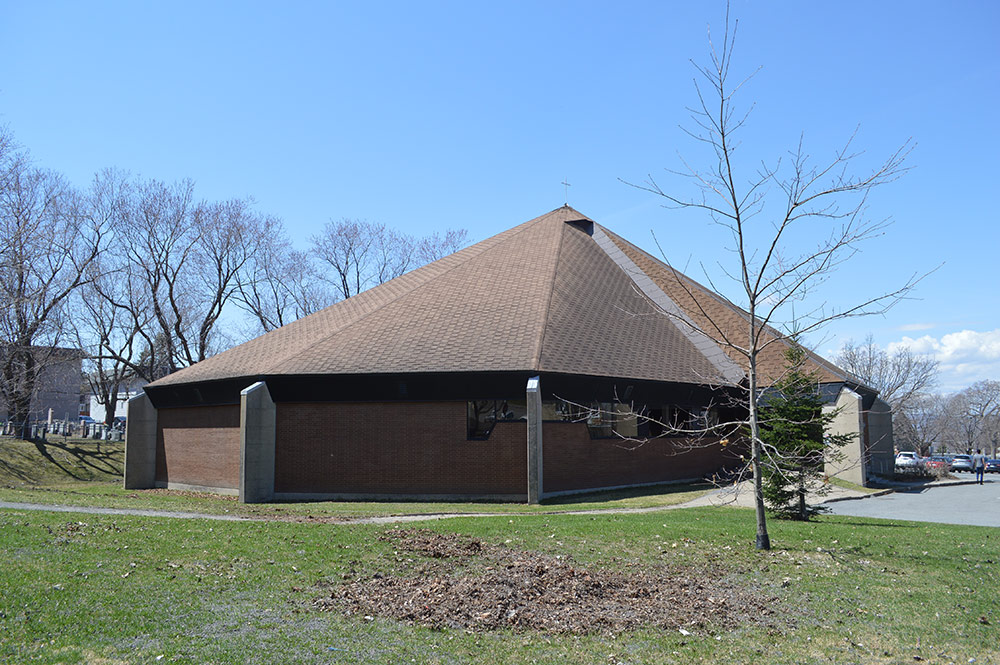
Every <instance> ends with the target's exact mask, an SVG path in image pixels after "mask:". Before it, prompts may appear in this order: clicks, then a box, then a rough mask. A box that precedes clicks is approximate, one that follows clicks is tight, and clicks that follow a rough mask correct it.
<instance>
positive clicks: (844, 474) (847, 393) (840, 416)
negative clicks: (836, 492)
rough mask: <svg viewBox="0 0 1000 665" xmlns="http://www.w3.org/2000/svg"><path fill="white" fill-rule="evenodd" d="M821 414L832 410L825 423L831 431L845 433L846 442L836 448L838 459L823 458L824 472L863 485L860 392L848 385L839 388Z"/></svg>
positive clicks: (862, 424) (863, 460)
mask: <svg viewBox="0 0 1000 665" xmlns="http://www.w3.org/2000/svg"><path fill="white" fill-rule="evenodd" d="M823 411H824V412H825V413H831V412H835V413H836V415H835V416H834V419H833V422H831V423H830V425H829V428H828V429H829V431H830V433H831V434H846V435H848V436H850V437H851V439H850V441H848V442H847V444H846V445H845V446H844V447H843V448H841V449H840V457H841V459H839V460H827V462H826V465H825V466H826V468H825V473H826V474H827V475H829V476H834V475H836V476H837V477H838V478H842V479H844V480H847V481H850V482H852V483H855V484H857V485H864V484H865V456H864V446H865V444H864V441H865V423H864V409H863V408H862V398H861V395H859V394H858V393H856V392H854V391H853V390H851V389H849V388H842V389H841V390H840V394H839V395H838V396H837V401H836V403H835V404H832V405H827V406H824V407H823Z"/></svg>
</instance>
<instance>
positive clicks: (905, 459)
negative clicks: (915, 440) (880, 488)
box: [896, 451, 924, 469]
mask: <svg viewBox="0 0 1000 665" xmlns="http://www.w3.org/2000/svg"><path fill="white" fill-rule="evenodd" d="M923 465H924V460H923V458H921V457H920V455H918V454H916V453H914V452H907V451H903V452H899V453H896V468H897V469H917V468H920V467H922V466H923Z"/></svg>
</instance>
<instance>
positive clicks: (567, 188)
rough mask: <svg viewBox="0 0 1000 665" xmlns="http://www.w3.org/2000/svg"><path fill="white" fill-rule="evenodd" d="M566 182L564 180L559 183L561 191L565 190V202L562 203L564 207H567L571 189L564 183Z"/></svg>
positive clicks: (569, 185)
mask: <svg viewBox="0 0 1000 665" xmlns="http://www.w3.org/2000/svg"><path fill="white" fill-rule="evenodd" d="M566 180H568V179H567V178H564V179H563V181H562V183H560V184H562V185H563V190H565V196H566V200H565V201H564V203H565V204H566V205H569V188H570V187H572V185H571V184H569V183H568V182H566Z"/></svg>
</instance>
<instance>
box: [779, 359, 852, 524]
mask: <svg viewBox="0 0 1000 665" xmlns="http://www.w3.org/2000/svg"><path fill="white" fill-rule="evenodd" d="M805 360H806V352H805V351H804V350H803V349H802V347H800V346H798V345H797V344H795V345H793V346H791V347H789V348H788V349H787V350H786V351H785V361H786V363H787V369H786V371H785V374H784V375H783V376H782V378H781V379H780V380H778V381H776V382H775V383H774V384H773V385H772V386H771V387H770V388H769V389H768V391H767V393H766V394H765V396H764V399H763V400H762V404H761V408H760V413H761V441H762V443H763V446H764V453H765V454H764V458H765V462H764V464H763V465H762V471H763V492H764V500H765V502H767V505H768V508H770V509H771V510H772V511H773V512H774V513H776V514H777V515H778V516H781V517H790V518H794V519H800V520H808V519H809V517H810V515H811V514H812V513H814V512H816V511H815V509H811V508H809V507H808V505H807V504H806V494H807V492H808V490H809V487H810V485H816V484H818V483H819V482H820V480H821V479H822V477H823V469H824V464H825V462H826V460H827V459H831V458H833V457H836V456H837V455H839V450H840V447H841V446H843V445H844V444H845V443H847V441H848V439H849V438H850V437H849V436H847V435H829V434H827V432H826V430H827V428H828V427H829V425H830V423H831V422H832V421H833V419H834V417H835V415H836V413H832V412H830V413H824V412H823V399H822V396H821V395H820V392H819V379H818V377H817V376H816V375H815V373H813V372H809V371H807V370H806V368H805Z"/></svg>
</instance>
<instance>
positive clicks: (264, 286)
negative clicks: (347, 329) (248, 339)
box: [234, 218, 334, 333]
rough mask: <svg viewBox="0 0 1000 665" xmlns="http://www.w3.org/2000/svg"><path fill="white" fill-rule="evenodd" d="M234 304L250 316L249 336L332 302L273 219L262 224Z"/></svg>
mask: <svg viewBox="0 0 1000 665" xmlns="http://www.w3.org/2000/svg"><path fill="white" fill-rule="evenodd" d="M238 289H239V295H238V296H237V297H236V299H235V300H234V302H235V303H236V305H237V306H238V307H239V308H241V309H242V310H244V311H245V312H246V313H247V314H249V315H250V317H251V320H252V321H253V332H255V333H262V332H268V331H270V330H274V329H275V328H280V327H281V326H283V325H285V324H287V323H291V322H292V321H295V320H296V319H300V318H302V317H303V316H306V315H308V314H312V313H313V312H316V311H319V310H320V309H323V308H324V307H326V306H327V305H329V304H331V303H332V302H333V301H334V297H333V294H332V293H331V292H330V291H329V289H328V288H326V285H325V282H324V281H323V280H321V279H320V277H319V272H318V271H317V270H316V267H315V265H314V263H313V258H312V256H311V255H310V254H308V253H307V252H302V251H298V250H296V249H294V248H293V247H292V244H291V242H290V241H289V240H288V238H287V237H286V235H285V231H284V228H283V226H282V224H281V222H280V220H277V219H270V218H269V219H267V220H265V225H264V227H263V228H262V234H261V242H260V247H259V249H258V251H257V252H256V254H255V255H254V256H253V257H252V258H251V259H250V260H249V261H248V262H247V263H246V264H245V265H244V269H243V271H242V273H241V275H240V278H239V280H238Z"/></svg>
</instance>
